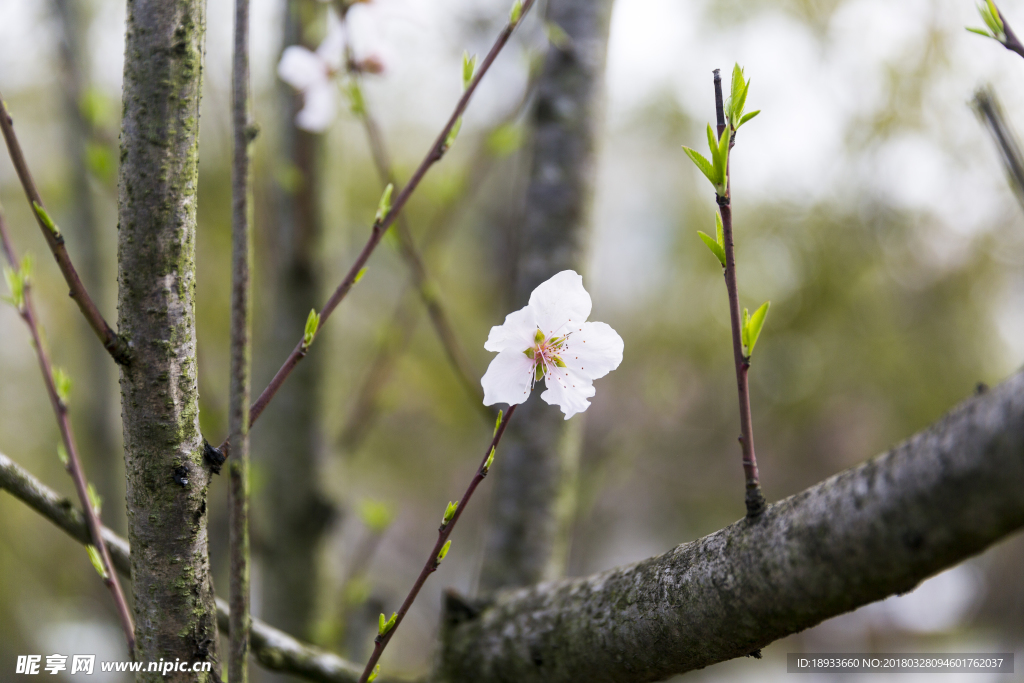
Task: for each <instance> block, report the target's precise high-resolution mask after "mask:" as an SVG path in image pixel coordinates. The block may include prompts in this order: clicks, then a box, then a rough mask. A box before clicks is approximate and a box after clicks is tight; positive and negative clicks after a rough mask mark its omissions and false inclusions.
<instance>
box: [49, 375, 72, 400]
mask: <svg viewBox="0 0 1024 683" xmlns="http://www.w3.org/2000/svg"><path fill="white" fill-rule="evenodd" d="M53 386H54V388H55V389H56V390H57V397H58V398H60V400H61V401H67V400H68V396H69V395H70V394H71V376H70V375H68V373H66V372H64V369H63V368H57V367H55V368H54V369H53Z"/></svg>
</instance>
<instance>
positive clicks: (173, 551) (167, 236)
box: [118, 0, 218, 681]
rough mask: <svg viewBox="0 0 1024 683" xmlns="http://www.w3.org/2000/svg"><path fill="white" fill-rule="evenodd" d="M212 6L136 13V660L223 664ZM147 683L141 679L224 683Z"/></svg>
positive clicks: (130, 179) (127, 145)
mask: <svg viewBox="0 0 1024 683" xmlns="http://www.w3.org/2000/svg"><path fill="white" fill-rule="evenodd" d="M205 28H206V26H205V2H204V0H130V1H129V3H128V18H127V34H126V41H125V67H124V117H123V121H122V128H121V168H120V196H119V215H118V218H119V221H118V283H119V317H118V328H119V330H120V331H121V333H122V334H123V335H124V337H125V338H126V339H127V340H128V342H129V343H130V346H131V353H132V358H131V361H130V363H129V364H128V365H127V366H122V369H121V409H122V420H123V423H124V441H125V469H126V475H127V502H128V535H129V540H130V542H131V547H132V588H133V593H134V596H135V617H136V621H135V623H136V636H137V640H138V645H137V648H136V657H137V659H139V660H142V661H159V660H160V659H161V658H163V659H164V660H175V659H179V658H180V659H181V660H182V661H193V662H194V661H206V660H209V659H215V657H216V647H217V613H216V607H215V605H214V598H213V586H212V582H211V579H210V567H209V559H208V558H209V555H208V551H207V515H206V493H207V486H208V484H209V481H210V472H209V469H208V468H207V466H206V465H205V463H204V461H203V438H202V436H201V435H200V433H199V408H198V390H197V379H196V372H197V370H196V331H195V305H194V295H195V231H196V198H197V195H196V190H197V186H198V134H199V96H200V80H201V74H202V65H203V45H204V37H205ZM217 679H218V676H217V675H216V674H212V675H211V674H192V673H189V674H184V673H174V674H171V675H170V676H168V677H161V676H159V675H153V674H148V675H147V674H140V676H139V680H146V681H148V680H153V681H157V680H159V681H196V680H199V681H203V680H217Z"/></svg>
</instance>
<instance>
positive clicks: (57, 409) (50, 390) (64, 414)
mask: <svg viewBox="0 0 1024 683" xmlns="http://www.w3.org/2000/svg"><path fill="white" fill-rule="evenodd" d="M0 244H2V246H3V252H4V256H5V257H6V258H7V262H8V263H9V264H10V267H11V268H12V269H14V270H16V271H17V270H18V269H19V263H18V258H17V255H16V254H15V252H14V245H13V244H12V243H11V240H10V236H9V235H8V234H7V224H6V222H5V221H4V217H3V214H2V213H0ZM25 275H27V274H25V273H22V292H21V301H20V302H17V301H16V302H15V303H16V305H18V314H19V315H20V316H21V319H22V320H24V321H25V324H26V325H27V326H28V329H29V333H30V334H31V335H32V346H33V347H35V350H36V358H37V359H38V361H39V369H40V370H41V371H42V373H43V382H44V383H45V385H46V394H47V396H49V398H50V405H51V406H52V407H53V413H54V416H55V417H56V418H57V426H58V427H59V428H60V437H61V441H62V442H63V444H64V450H65V451H67V455H68V461H67V464H66V465H65V467H66V469H67V471H68V474H70V475H71V479H72V481H74V483H75V492H76V493H77V494H78V500H79V502H80V503H81V504H82V510H83V511H84V513H85V521H86V524H87V525H88V527H89V536H90V537H91V539H92V544H93V546H95V548H96V550H97V552H98V553H99V556H100V561H101V563H102V565H103V574H102V577H103V583H104V584H105V585H106V586H107V589H108V590H109V591H110V594H111V596H112V597H113V598H114V605H115V607H116V608H117V616H118V619H119V620H120V622H121V629H122V630H123V631H124V637H125V640H126V641H127V643H128V654H129V656H131V657H133V658H134V656H135V626H134V624H133V623H132V617H131V614H130V613H129V611H128V602H127V601H126V600H125V597H124V592H123V591H122V590H121V582H120V580H119V579H118V578H117V572H116V571H114V565H113V563H112V562H111V561H110V553H109V552H108V550H107V544H106V542H105V541H104V540H103V534H102V530H103V525H102V524H101V523H100V518H99V513H98V512H97V511H96V508H95V507H93V503H92V500H91V498H90V496H89V487H88V484H87V480H86V477H85V470H84V469H83V468H82V462H81V460H80V459H79V457H78V448H77V446H76V445H75V435H74V433H73V432H72V431H71V421H70V420H69V419H68V407H67V404H65V403H64V399H63V398H62V397H61V395H60V394H59V393H58V392H57V386H56V384H55V382H54V379H53V366H52V365H51V363H50V356H49V354H48V353H47V351H46V346H45V345H44V343H43V337H42V334H41V332H40V329H39V323H38V320H37V318H36V313H35V307H34V305H33V303H32V286H31V283H30V282H29V281H28V278H27V277H24V276H25Z"/></svg>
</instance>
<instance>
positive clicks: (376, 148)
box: [341, 15, 494, 420]
mask: <svg viewBox="0 0 1024 683" xmlns="http://www.w3.org/2000/svg"><path fill="white" fill-rule="evenodd" d="M346 16H347V15H342V19H341V21H342V27H343V30H344V31H345V65H346V70H347V71H348V73H349V77H350V78H352V79H353V80H354V81H355V83H356V84H357V85H356V87H360V86H359V74H360V69H359V66H358V64H357V63H356V61H355V55H354V54H353V52H352V41H351V40H350V39H349V36H348V21H346V18H345V17H346ZM356 113H357V115H358V116H359V119H360V120H361V121H362V123H363V127H364V128H365V129H366V139H367V141H368V142H369V145H370V153H371V156H372V157H373V163H374V166H375V167H376V168H377V173H378V175H380V179H381V184H382V185H384V186H386V185H388V184H391V185H394V187H395V188H396V189H399V190H400V189H401V186H400V185H399V184H398V181H397V179H396V178H395V174H394V170H393V167H392V165H391V159H390V155H389V154H388V150H387V145H386V144H385V142H384V135H383V134H382V133H381V129H380V125H379V124H378V123H377V120H376V118H375V117H374V116H373V114H372V113H371V112H370V109H369V107H368V106H367V103H366V100H365V98H363V101H362V102H360V106H359V107H357V108H356ZM395 228H396V231H397V233H398V245H399V253H400V254H401V256H402V259H403V260H404V261H405V263H406V265H407V266H408V267H409V273H410V275H411V277H412V284H413V286H414V287H415V288H416V291H417V292H418V293H419V296H420V299H421V300H422V301H423V305H424V306H425V307H426V309H427V313H428V314H429V315H430V321H431V323H433V325H434V330H435V331H436V332H437V337H438V339H439V340H440V341H441V346H442V347H444V351H445V354H446V355H447V356H448V361H449V363H451V366H452V369H453V370H454V371H455V375H456V377H458V379H459V383H460V384H461V385H462V388H463V389H465V391H466V393H467V394H468V395H469V398H470V399H471V400H472V401H473V405H474V406H477V407H479V409H480V411H481V412H482V413H483V415H484V416H485V417H486V418H487V419H488V420H490V419H493V417H494V414H493V413H492V412H491V410H490V409H489V408H488V407H487V406H485V405H484V404H483V398H484V392H483V389H482V388H481V387H480V382H479V381H477V379H476V377H477V375H476V373H475V372H474V371H473V368H472V366H471V365H470V363H469V358H468V357H467V356H466V351H465V349H463V348H462V345H461V344H459V340H458V338H457V337H456V336H455V330H454V329H453V328H452V324H451V321H450V319H449V317H448V313H447V311H446V310H445V308H444V306H443V305H442V303H441V300H440V298H439V296H438V292H437V286H436V285H435V284H434V282H432V279H431V278H430V276H429V275H428V274H427V267H426V264H424V262H423V258H422V256H421V255H420V252H419V251H418V250H417V248H416V244H415V242H414V240H413V237H412V230H410V228H409V221H408V219H407V218H406V216H405V214H404V213H402V214H399V216H398V218H397V219H396V222H395Z"/></svg>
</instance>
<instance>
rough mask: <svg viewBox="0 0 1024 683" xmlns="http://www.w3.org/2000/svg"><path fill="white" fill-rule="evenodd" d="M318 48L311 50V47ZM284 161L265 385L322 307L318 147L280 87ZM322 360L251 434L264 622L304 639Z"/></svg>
mask: <svg viewBox="0 0 1024 683" xmlns="http://www.w3.org/2000/svg"><path fill="white" fill-rule="evenodd" d="M284 4H285V9H284V14H285V25H284V45H285V46H288V45H296V44H302V43H304V42H305V41H303V30H302V22H301V19H300V16H301V14H300V6H301V5H303V4H307V5H314V4H315V3H310V2H308V0H307V1H306V2H303V0H285V3H284ZM313 47H314V48H315V46H313ZM279 98H280V101H281V103H282V106H281V112H280V116H281V118H282V125H281V133H282V135H281V149H282V156H283V157H284V158H285V159H287V160H288V161H289V163H290V165H291V167H292V168H293V169H294V171H295V172H296V173H295V176H296V178H295V179H294V184H289V186H287V187H284V188H282V189H281V191H280V192H279V193H278V198H277V202H278V210H277V226H278V227H277V233H276V235H274V237H275V238H276V239H275V249H274V257H273V258H274V262H273V265H272V268H273V270H274V272H275V279H276V287H275V292H274V304H273V312H272V314H271V315H272V316H273V322H272V324H271V325H270V334H269V335H268V340H267V341H268V344H267V350H266V352H265V353H264V354H262V355H263V357H265V358H266V359H267V361H268V367H266V368H264V371H265V372H264V373H263V374H264V375H265V377H266V378H267V379H269V378H270V377H272V376H273V373H274V372H275V371H276V370H277V368H278V367H279V365H280V363H281V361H282V360H283V359H284V358H286V357H287V356H288V354H289V353H290V352H291V351H292V349H293V348H294V346H295V338H296V337H297V336H298V335H300V334H301V333H302V330H303V327H304V326H305V324H306V316H307V315H308V314H309V311H310V309H314V308H318V307H319V306H321V305H322V304H323V296H322V292H321V277H320V271H319V268H318V263H317V247H318V243H319V240H320V233H321V218H320V175H321V174H320V164H321V158H320V157H321V150H322V147H323V145H322V138H321V136H319V135H314V134H312V133H307V132H305V131H302V130H299V129H298V128H296V127H295V124H294V121H295V114H296V113H297V112H298V110H299V109H301V107H302V99H301V96H300V95H298V94H296V93H295V92H294V91H293V90H292V89H291V88H290V87H288V86H286V85H284V84H280V86H279ZM322 358H323V354H320V353H311V354H309V355H308V356H307V357H306V359H305V361H304V362H303V363H302V364H300V365H299V366H297V367H296V368H295V371H294V372H293V373H292V376H291V377H289V378H288V381H287V382H286V383H285V384H284V385H282V387H281V389H280V391H279V392H278V394H277V396H276V397H275V399H274V403H273V405H272V406H271V407H270V408H269V409H268V410H267V413H266V415H264V417H263V420H262V421H261V422H259V423H257V425H256V427H255V430H254V440H253V449H254V457H255V458H257V459H258V460H259V462H261V463H262V466H263V467H264V468H265V470H266V473H267V478H268V480H269V481H272V482H274V484H273V486H268V487H266V488H265V489H263V492H262V493H261V496H262V504H260V505H258V506H255V507H254V509H256V510H257V513H258V514H259V518H258V519H259V525H260V529H261V530H262V536H263V537H264V538H265V539H266V541H267V543H266V544H265V548H264V551H263V555H262V561H263V570H264V574H263V583H262V585H263V614H262V616H263V617H264V618H265V619H266V620H267V621H269V622H270V623H272V624H274V625H276V626H278V627H279V628H281V629H283V630H285V631H287V632H288V633H292V634H294V635H296V636H299V637H301V638H309V636H310V628H311V627H312V625H313V619H314V617H315V616H316V615H315V606H316V598H317V589H318V587H319V585H320V582H319V580H318V571H317V565H318V563H319V562H318V554H319V549H320V543H321V541H322V539H323V537H324V533H325V532H326V530H327V524H328V522H329V521H330V519H331V516H332V514H333V513H332V507H331V506H330V505H329V504H328V503H327V502H326V501H325V498H324V497H323V495H322V494H321V493H320V491H321V490H322V489H321V486H320V481H321V476H320V474H321V469H320V456H321V453H322V450H323V442H322V437H321V432H320V376H321V373H322V372H323V367H322V362H321V360H322Z"/></svg>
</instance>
